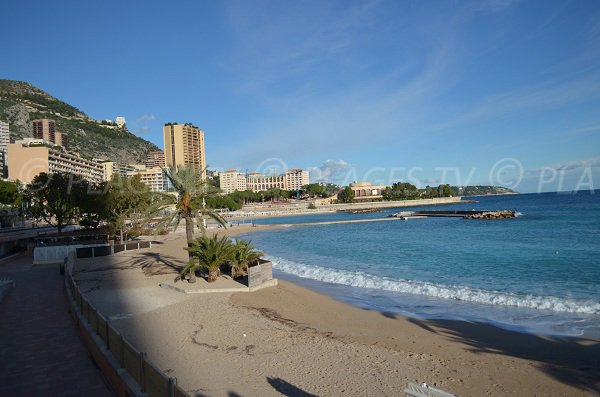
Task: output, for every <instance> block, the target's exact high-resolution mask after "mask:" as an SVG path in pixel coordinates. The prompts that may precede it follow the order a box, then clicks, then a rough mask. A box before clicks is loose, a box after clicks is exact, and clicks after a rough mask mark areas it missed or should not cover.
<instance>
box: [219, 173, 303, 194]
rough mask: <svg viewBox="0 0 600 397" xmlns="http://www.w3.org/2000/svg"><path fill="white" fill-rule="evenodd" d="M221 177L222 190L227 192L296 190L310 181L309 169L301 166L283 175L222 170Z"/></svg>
mask: <svg viewBox="0 0 600 397" xmlns="http://www.w3.org/2000/svg"><path fill="white" fill-rule="evenodd" d="M219 179H220V187H221V190H223V191H224V192H225V193H232V192H234V191H236V190H238V191H243V190H252V191H254V192H260V191H263V190H269V189H281V190H290V191H295V190H300V189H302V186H304V185H308V184H309V183H310V182H309V177H308V171H306V170H303V169H300V168H292V169H290V170H288V171H286V172H285V174H282V175H263V174H259V173H256V172H253V173H250V174H248V175H246V174H244V173H242V172H240V171H237V170H229V171H225V172H222V173H221V174H220V176H219Z"/></svg>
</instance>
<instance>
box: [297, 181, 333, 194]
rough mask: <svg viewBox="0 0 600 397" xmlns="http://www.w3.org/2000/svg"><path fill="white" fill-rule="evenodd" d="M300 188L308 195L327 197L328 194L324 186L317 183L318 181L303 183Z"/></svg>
mask: <svg viewBox="0 0 600 397" xmlns="http://www.w3.org/2000/svg"><path fill="white" fill-rule="evenodd" d="M302 190H303V191H304V193H306V194H308V196H309V197H329V196H330V195H329V194H328V193H329V192H328V191H327V189H326V187H325V186H323V185H321V184H318V183H311V184H308V185H304V186H303V187H302Z"/></svg>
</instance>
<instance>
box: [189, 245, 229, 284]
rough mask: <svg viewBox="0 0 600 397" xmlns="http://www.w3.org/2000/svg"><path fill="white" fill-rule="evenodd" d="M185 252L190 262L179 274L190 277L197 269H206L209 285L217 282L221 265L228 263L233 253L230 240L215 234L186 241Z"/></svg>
mask: <svg viewBox="0 0 600 397" xmlns="http://www.w3.org/2000/svg"><path fill="white" fill-rule="evenodd" d="M186 250H187V251H188V252H189V254H190V257H191V260H190V262H189V263H188V264H187V266H185V267H184V268H183V269H182V270H181V274H182V275H185V274H190V276H191V275H192V274H194V273H195V271H196V269H197V268H202V269H206V270H207V271H208V277H207V280H208V282H209V283H211V282H213V281H216V280H217V278H218V277H219V275H220V268H221V265H222V264H224V263H226V262H228V261H230V260H231V259H232V257H233V252H234V251H233V244H232V243H231V240H230V239H229V238H228V237H226V236H222V237H218V236H217V234H213V235H212V236H211V237H208V236H206V235H203V236H201V237H198V238H197V239H195V240H190V241H188V247H187V248H186Z"/></svg>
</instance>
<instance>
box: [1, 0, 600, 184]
mask: <svg viewBox="0 0 600 397" xmlns="http://www.w3.org/2000/svg"><path fill="white" fill-rule="evenodd" d="M2 14H3V22H2V23H1V24H0V35H1V37H2V38H3V40H2V42H0V50H1V53H2V58H1V59H2V60H1V62H0V77H1V78H8V79H16V80H24V81H28V82H31V83H32V84H34V85H36V86H38V87H40V88H42V89H43V90H45V91H47V92H49V93H50V94H52V95H54V96H56V97H58V98H60V99H62V100H64V101H66V102H68V103H71V104H73V105H75V106H77V107H78V108H80V109H81V110H83V111H84V112H86V113H87V114H89V115H90V116H91V117H94V118H97V119H114V117H116V116H118V115H121V116H125V117H126V119H127V124H128V127H129V128H130V130H132V131H133V132H135V133H136V134H137V135H139V136H141V137H143V138H145V139H147V140H150V141H152V142H154V143H155V144H157V145H158V146H159V147H162V125H163V123H165V122H170V121H177V122H180V123H184V122H191V123H194V124H195V125H198V126H200V127H201V128H203V129H204V130H205V136H206V149H207V158H208V163H209V166H210V168H213V169H229V168H237V169H241V170H245V169H249V170H251V171H254V170H258V171H269V170H270V171H273V170H277V169H280V168H286V167H303V168H310V169H311V170H312V176H313V177H314V179H316V178H319V179H323V180H330V181H334V182H337V183H348V182H351V181H353V180H368V181H371V182H374V183H385V184H390V183H393V182H396V181H398V180H402V181H411V182H413V183H415V184H417V185H420V186H425V185H427V184H430V185H437V184H439V183H451V184H462V185H464V184H502V185H505V186H509V187H514V188H515V189H517V190H519V191H522V192H532V191H538V190H540V191H555V190H572V189H575V188H579V189H589V188H591V187H593V188H600V2H598V1H596V0H577V1H509V0H494V1H474V2H468V1H450V0H448V1H424V2H422V1H364V2H356V1H339V2H337V1H334V2H328V1H314V2H312V1H273V2H269V1H172V2H156V1H141V0H138V1H102V2H85V1H83V2H82V1H55V2H49V1H37V2H36V1H21V0H19V1H14V0H8V1H5V2H3V6H2Z"/></svg>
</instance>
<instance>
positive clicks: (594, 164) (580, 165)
mask: <svg viewBox="0 0 600 397" xmlns="http://www.w3.org/2000/svg"><path fill="white" fill-rule="evenodd" d="M588 168H600V157H596V158H592V159H585V160H574V161H567V162H564V163H560V164H555V165H552V166H547V167H542V168H537V169H534V170H529V171H528V173H529V174H531V175H539V174H543V173H545V172H547V171H556V172H570V171H577V170H583V169H588Z"/></svg>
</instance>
